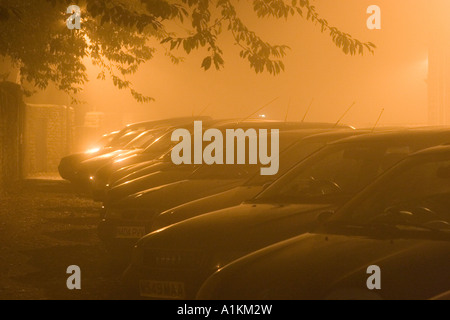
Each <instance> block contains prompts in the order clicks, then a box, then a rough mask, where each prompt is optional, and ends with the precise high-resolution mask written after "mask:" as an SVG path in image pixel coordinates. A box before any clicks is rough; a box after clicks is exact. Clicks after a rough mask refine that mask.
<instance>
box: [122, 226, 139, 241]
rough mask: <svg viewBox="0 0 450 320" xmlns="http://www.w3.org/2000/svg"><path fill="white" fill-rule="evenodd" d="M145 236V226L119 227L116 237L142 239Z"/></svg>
mask: <svg viewBox="0 0 450 320" xmlns="http://www.w3.org/2000/svg"><path fill="white" fill-rule="evenodd" d="M143 236H145V227H117V228H116V238H118V239H140V238H142V237H143Z"/></svg>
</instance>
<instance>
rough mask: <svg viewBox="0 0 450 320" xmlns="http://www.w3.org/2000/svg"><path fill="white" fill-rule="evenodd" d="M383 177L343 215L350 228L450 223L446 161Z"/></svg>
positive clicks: (449, 171)
mask: <svg viewBox="0 0 450 320" xmlns="http://www.w3.org/2000/svg"><path fill="white" fill-rule="evenodd" d="M406 167H407V168H405V169H403V170H400V172H396V174H394V175H391V176H389V177H386V178H385V179H383V180H382V181H380V183H378V184H377V186H376V187H375V188H374V189H373V190H372V192H366V196H365V197H364V198H363V199H362V200H361V201H359V202H356V203H355V204H353V205H352V208H353V209H349V210H347V211H346V213H344V214H343V216H342V218H341V219H342V220H347V221H351V222H352V224H367V223H371V222H374V221H377V222H379V223H381V222H393V223H394V222H397V223H401V222H402V220H403V219H405V221H407V222H408V223H416V224H424V223H427V222H430V221H431V220H443V221H446V222H447V223H450V160H439V161H438V160H436V161H428V162H419V163H413V164H411V165H408V166H406Z"/></svg>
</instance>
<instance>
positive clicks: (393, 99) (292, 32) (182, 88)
mask: <svg viewBox="0 0 450 320" xmlns="http://www.w3.org/2000/svg"><path fill="white" fill-rule="evenodd" d="M240 3H241V4H240V5H239V8H241V9H242V17H243V20H244V21H245V22H246V23H247V24H248V25H249V26H250V27H251V28H252V29H254V30H255V31H257V32H258V33H259V34H260V35H262V36H263V38H265V39H266V40H268V41H269V42H271V43H277V44H286V45H288V46H290V47H291V50H290V51H289V52H288V56H287V57H286V58H285V60H284V62H285V65H286V71H285V72H284V73H283V74H281V75H278V76H271V75H269V74H262V75H261V74H258V75H257V74H255V73H254V72H253V71H252V70H251V69H250V68H249V66H248V64H247V62H246V61H245V60H242V59H240V58H239V54H238V53H239V50H238V48H236V47H235V46H234V45H233V42H232V40H231V38H230V36H229V35H225V34H224V35H223V36H222V39H221V44H222V47H223V49H224V52H225V54H224V58H225V68H224V69H222V70H221V71H215V70H210V71H207V72H205V71H203V70H202V69H201V68H200V65H201V62H202V58H203V57H204V56H205V52H204V51H200V52H194V53H193V54H191V55H185V54H184V56H185V57H186V60H185V62H183V63H182V64H180V65H173V64H171V63H170V62H169V61H168V59H167V57H166V56H165V55H164V53H163V52H162V50H160V52H159V53H158V54H157V56H156V57H155V58H154V59H153V60H151V61H149V62H148V63H146V64H145V65H144V66H143V67H142V68H141V69H140V70H139V72H138V73H137V74H136V75H135V76H134V77H133V78H131V79H132V80H133V82H134V84H135V86H136V88H137V89H138V90H140V91H141V92H142V93H144V94H147V95H150V96H152V97H154V98H155V99H156V102H153V103H150V104H145V105H140V104H138V103H136V102H135V101H134V100H133V99H132V98H131V96H130V95H129V93H128V92H127V91H118V90H117V89H116V88H115V87H113V85H112V84H111V83H110V81H108V80H107V81H98V80H93V79H95V77H96V72H95V70H94V69H92V68H90V69H89V70H92V72H90V79H92V80H91V82H90V83H89V84H88V85H87V86H86V90H85V93H84V98H85V99H86V100H87V101H88V103H89V105H90V107H91V108H92V109H94V108H96V110H97V111H105V112H108V113H117V114H119V115H120V114H121V112H122V111H123V112H124V118H123V121H124V122H131V121H137V120H146V119H147V118H152V117H156V118H161V117H167V116H178V115H190V114H192V112H194V113H196V114H197V113H199V112H200V111H201V110H202V109H203V108H204V107H206V106H209V107H208V109H207V110H206V111H205V113H206V114H211V115H212V116H214V117H244V116H247V115H248V114H250V113H252V112H253V111H254V110H256V109H257V108H258V107H260V106H262V105H264V104H265V103H267V102H269V101H270V100H272V99H274V98H276V97H279V99H278V100H277V101H276V102H274V103H273V104H272V105H270V106H269V107H267V108H266V109H265V110H264V111H263V113H265V114H266V115H267V116H269V117H270V118H278V119H284V117H285V114H286V110H287V106H288V103H289V101H291V108H290V111H289V116H288V119H289V120H296V119H297V120H298V119H301V118H302V117H303V114H304V112H305V110H306V108H307V106H308V104H309V102H310V101H311V99H314V103H313V106H312V109H311V111H310V114H309V115H308V117H307V119H308V120H310V121H329V122H335V121H336V120H337V119H338V118H339V117H340V116H341V115H342V114H343V113H344V111H345V110H346V109H347V108H348V106H349V105H351V103H352V102H353V101H356V105H355V107H354V108H353V109H352V110H351V111H350V112H349V113H348V115H347V116H346V117H345V119H344V122H346V123H349V124H353V125H356V126H369V125H373V123H374V122H375V121H376V119H377V118H378V115H379V113H380V111H381V109H382V108H385V113H384V115H383V118H382V119H381V122H380V123H381V124H384V125H390V124H407V123H408V124H425V123H426V122H427V87H426V78H427V39H428V28H427V26H428V23H427V21H428V19H429V18H428V13H427V12H428V9H427V5H428V4H429V1H425V0H395V1H392V0H371V1H366V0H316V1H315V3H316V6H317V10H318V11H319V13H320V14H321V15H322V16H323V17H325V18H326V19H328V21H329V22H330V24H332V25H334V26H336V27H338V28H340V29H341V30H343V31H345V32H348V33H350V34H352V35H353V36H354V37H356V38H358V39H359V40H361V41H371V42H374V43H375V44H376V45H377V46H378V48H377V50H376V52H375V55H373V56H372V55H370V54H368V55H366V56H363V57H361V56H346V55H345V54H344V53H342V51H341V50H340V49H338V48H336V47H335V46H334V45H333V43H332V41H331V40H330V37H329V36H328V35H327V34H321V33H320V30H319V27H318V26H315V25H313V24H311V23H310V22H307V21H305V20H303V19H301V18H300V17H294V18H290V19H289V20H288V21H287V22H286V21H285V20H276V19H263V20H261V19H258V18H256V17H255V16H254V14H253V13H252V12H251V10H248V5H247V3H248V2H247V1H241V2H240ZM373 4H376V5H378V6H380V7H381V19H382V29H381V30H368V29H367V27H366V20H367V18H368V17H369V15H368V14H367V13H366V9H367V7H368V6H369V5H373ZM180 54H183V53H182V52H180ZM99 92H101V94H98V93H99Z"/></svg>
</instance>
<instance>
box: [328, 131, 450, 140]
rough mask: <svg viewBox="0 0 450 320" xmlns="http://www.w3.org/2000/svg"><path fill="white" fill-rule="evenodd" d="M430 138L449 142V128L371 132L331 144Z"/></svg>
mask: <svg viewBox="0 0 450 320" xmlns="http://www.w3.org/2000/svg"><path fill="white" fill-rule="evenodd" d="M430 138H442V139H447V138H448V141H449V142H450V127H427V128H405V129H402V130H394V131H382V132H373V133H372V132H371V133H366V134H362V135H356V136H352V137H348V138H345V139H341V140H338V141H335V142H333V143H332V144H337V143H346V142H358V143H366V142H367V143H377V142H379V143H383V142H392V141H398V142H399V143H401V142H402V141H411V140H412V139H414V140H415V141H418V142H420V141H424V142H426V140H427V139H430Z"/></svg>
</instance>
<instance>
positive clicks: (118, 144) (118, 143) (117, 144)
mask: <svg viewBox="0 0 450 320" xmlns="http://www.w3.org/2000/svg"><path fill="white" fill-rule="evenodd" d="M141 133H142V132H141V131H131V132H128V133H126V134H124V135H122V136H120V137H118V138H117V139H113V141H111V144H110V146H111V147H114V148H124V147H125V146H126V145H127V144H129V143H130V142H131V141H132V140H133V139H135V138H136V137H137V136H139V135H140V134H141Z"/></svg>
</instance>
